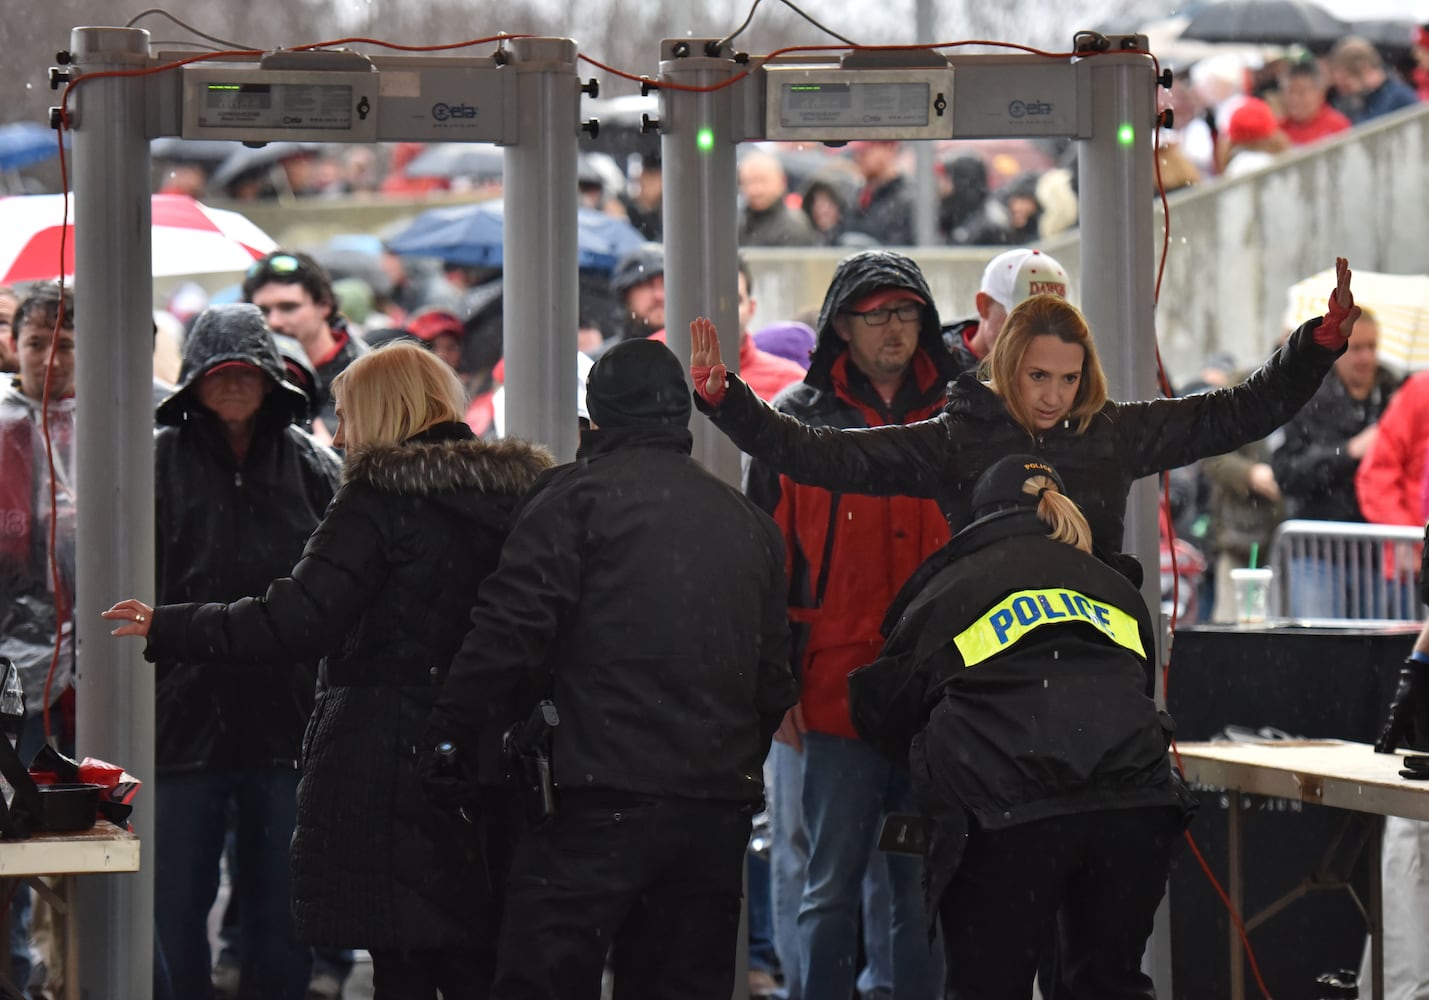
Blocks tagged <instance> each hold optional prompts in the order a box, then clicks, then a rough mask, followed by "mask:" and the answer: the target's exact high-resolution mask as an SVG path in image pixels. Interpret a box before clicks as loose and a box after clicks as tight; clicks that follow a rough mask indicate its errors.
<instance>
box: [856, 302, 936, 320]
mask: <svg viewBox="0 0 1429 1000" xmlns="http://www.w3.org/2000/svg"><path fill="white" fill-rule="evenodd" d="M922 313H923V307H922V306H920V305H919V304H918V303H916V302H905V303H903V304H902V305H901V306H892V307H890V308H888V309H870V310H868V312H856V313H854V314H853V315H855V316H861V317H863V321H864V322H865V323H867V324H868V325H869V326H884V325H886V324H887V323H888V321H889V319H891V318H892V317H893V316H894V315H897V317H898V318H899V319H900V320H902V321H903V322H904V323H912V322H913V321H914V320H916V319H917V318H918V317H919V316H921V315H922Z"/></svg>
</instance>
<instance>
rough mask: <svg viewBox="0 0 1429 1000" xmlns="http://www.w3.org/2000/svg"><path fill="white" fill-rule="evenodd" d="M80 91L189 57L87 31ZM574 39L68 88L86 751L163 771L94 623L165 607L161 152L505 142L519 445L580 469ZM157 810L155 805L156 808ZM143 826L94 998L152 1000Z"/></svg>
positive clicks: (508, 294)
mask: <svg viewBox="0 0 1429 1000" xmlns="http://www.w3.org/2000/svg"><path fill="white" fill-rule="evenodd" d="M67 56H68V59H69V64H68V66H67V67H65V68H60V69H57V70H53V71H52V81H54V82H55V83H60V82H67V81H68V80H70V79H72V78H74V77H76V76H83V75H86V74H91V73H107V72H114V71H118V72H121V73H123V72H127V71H135V70H139V71H142V70H147V69H153V68H155V67H158V66H164V65H167V64H169V63H171V62H174V61H177V60H179V59H183V58H192V56H193V53H192V52H190V51H185V52H170V53H163V52H159V53H153V52H151V51H150V45H149V33H148V32H147V31H144V30H142V29H139V28H111V27H79V28H75V29H74V30H73V31H72V33H71V35H70V48H69V52H68V54H67ZM583 90H584V91H585V92H587V93H592V94H593V93H594V90H595V88H594V86H593V85H592V84H586V85H584V86H582V84H581V83H580V81H579V80H578V79H577V77H576V43H575V42H573V41H571V40H569V39H564V38H513V39H509V40H507V43H506V44H504V45H502V46H501V47H500V48H499V49H498V51H497V53H496V54H495V55H493V56H490V57H484V58H471V57H455V56H444V55H419V56H363V55H358V54H356V53H351V52H339V51H317V52H295V51H281V50H280V51H277V52H271V53H267V54H265V55H263V56H262V57H253V58H224V59H218V60H214V61H209V62H203V63H197V64H194V65H190V66H185V67H183V68H181V69H173V70H168V71H165V72H158V73H153V74H149V75H132V76H106V77H101V78H96V79H94V80H90V81H86V82H84V83H82V84H81V85H79V86H76V87H75V88H74V89H73V91H72V92H71V94H72V96H71V100H70V106H69V122H70V126H71V128H72V130H73V132H74V141H73V154H72V156H73V162H74V171H73V176H74V189H75V191H76V192H77V194H78V197H77V198H76V199H75V220H74V223H75V233H76V234H77V240H76V245H75V274H76V281H75V284H76V286H77V289H78V294H77V295H76V296H75V298H76V303H75V308H76V316H75V327H76V330H75V333H76V336H77V338H78V341H79V350H78V352H77V354H78V361H77V362H76V365H77V372H76V376H77V391H78V399H79V407H78V414H77V420H78V430H77V434H76V437H77V449H78V453H77V465H78V472H77V475H78V478H79V481H80V482H82V483H84V484H86V485H85V487H84V494H83V497H82V498H81V501H80V504H79V511H78V515H77V517H78V524H77V530H78V542H79V553H78V566H77V567H76V570H77V575H78V578H79V579H78V594H77V607H76V615H75V621H76V629H77V634H78V640H79V657H78V670H79V675H78V678H77V683H78V685H79V687H80V690H81V691H82V694H81V696H80V698H79V699H78V741H77V742H78V746H79V749H80V750H82V751H83V752H84V753H85V754H88V755H92V756H96V757H102V758H105V759H108V760H111V761H114V762H115V763H118V764H122V765H124V766H125V767H127V768H128V769H129V770H130V771H131V772H133V773H134V774H136V775H138V776H140V777H141V778H143V779H146V780H153V775H154V681H153V673H152V671H151V670H150V669H148V668H146V667H143V666H141V660H140V656H139V650H138V648H137V647H136V646H135V645H134V644H133V643H132V642H119V641H116V640H114V639H113V638H111V637H110V636H109V634H108V630H109V626H108V624H107V623H105V622H104V621H103V620H102V619H101V618H100V617H99V612H100V611H101V610H102V609H104V608H106V607H108V606H109V605H110V604H112V603H113V602H114V601H116V600H118V599H120V598H123V597H128V596H135V595H137V596H140V597H150V598H152V596H153V586H154V582H153V581H154V563H153V558H154V474H153V468H154V466H153V454H154V449H153V421H154V416H153V403H152V395H151V388H150V386H151V376H150V368H151V366H150V353H151V349H150V332H151V329H152V322H153V287H152V286H153V275H152V273H151V263H150V253H151V236H150V201H149V196H150V186H149V140H150V139H153V138H157V137H159V136H182V137H184V138H188V139H238V140H242V141H244V142H249V143H253V144H262V143H265V142H269V141H273V140H280V139H281V140H300V141H308V140H312V141H321V142H385V141H447V142H491V143H496V144H498V145H500V146H503V147H505V186H504V192H505V194H504V197H505V206H506V211H505V215H506V219H507V220H508V224H507V225H506V227H505V232H504V246H503V254H504V261H505V265H504V280H505V295H504V305H503V320H504V327H505V352H506V366H507V384H508V385H509V386H510V388H511V391H510V392H508V393H507V396H506V413H507V421H508V426H509V427H510V428H511V432H512V433H513V434H516V435H520V436H522V437H527V438H530V439H532V440H536V441H541V442H544V443H545V444H547V445H548V446H549V447H551V449H552V450H553V451H554V452H555V453H556V455H557V456H558V457H559V458H562V459H569V458H571V457H572V456H573V455H574V454H575V450H576V443H577V436H578V432H577V423H576V407H575V394H574V392H573V391H572V390H573V386H574V385H575V381H576V357H575V355H576V349H575V333H576V327H577V319H578V314H577V305H576V303H577V287H578V286H577V279H578V272H577V267H576V208H577V188H576V141H577V139H578V136H579V131H580V128H581V125H580V95H581V92H582V91H583ZM149 794H150V795H151V796H152V794H153V793H152V792H150V793H149ZM148 802H149V803H150V804H149V805H148V806H146V807H144V808H141V809H138V810H136V812H135V814H134V815H135V827H136V830H137V831H138V833H139V836H140V838H141V841H142V852H143V853H142V860H141V867H140V872H139V873H138V874H136V875H115V876H112V877H111V878H108V879H88V880H84V882H83V884H81V886H80V902H79V906H80V907H81V908H82V909H83V911H84V913H85V914H86V920H85V921H84V922H83V923H82V924H81V929H80V936H81V942H82V944H83V947H82V948H81V953H80V988H81V990H82V991H83V993H84V994H85V995H87V996H93V997H103V996H116V997H118V996H122V997H135V998H138V997H147V996H149V995H151V992H152V965H151V954H152V939H153V932H152V927H153V870H154V820H153V816H154V809H153V805H152V803H153V798H152V797H151V798H149V800H148Z"/></svg>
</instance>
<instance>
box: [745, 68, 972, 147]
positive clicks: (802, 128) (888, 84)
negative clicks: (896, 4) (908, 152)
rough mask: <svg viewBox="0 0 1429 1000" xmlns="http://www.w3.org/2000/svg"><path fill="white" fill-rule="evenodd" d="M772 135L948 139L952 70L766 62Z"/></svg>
mask: <svg viewBox="0 0 1429 1000" xmlns="http://www.w3.org/2000/svg"><path fill="white" fill-rule="evenodd" d="M765 80H766V90H765V94H766V100H767V106H766V109H765V118H764V132H765V135H766V136H767V138H770V139H806V140H814V141H846V140H849V139H951V138H952V137H953V106H952V102H953V71H952V68H951V67H945V68H941V69H928V68H916V69H897V70H881V69H880V70H872V69H846V68H843V67H840V66H834V65H829V66H807V65H806V66H766V67H765Z"/></svg>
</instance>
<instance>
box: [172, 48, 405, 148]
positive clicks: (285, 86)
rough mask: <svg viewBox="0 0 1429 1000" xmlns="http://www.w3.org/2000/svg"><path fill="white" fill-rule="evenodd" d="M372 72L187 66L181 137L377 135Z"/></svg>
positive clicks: (370, 138)
mask: <svg viewBox="0 0 1429 1000" xmlns="http://www.w3.org/2000/svg"><path fill="white" fill-rule="evenodd" d="M377 94H378V74H376V73H349V72H335V71H331V70H317V71H311V72H304V71H300V70H261V69H248V68H243V67H226V66H215V67H207V66H205V67H191V68H188V69H186V70H185V72H184V95H183V108H184V120H183V126H182V132H181V134H182V136H183V137H184V138H185V139H239V140H249V139H258V138H261V139H263V140H267V139H269V138H274V137H281V138H283V139H291V140H295V141H316V142H324V141H333V142H339V141H340V142H375V141H376V140H377V113H376V112H377Z"/></svg>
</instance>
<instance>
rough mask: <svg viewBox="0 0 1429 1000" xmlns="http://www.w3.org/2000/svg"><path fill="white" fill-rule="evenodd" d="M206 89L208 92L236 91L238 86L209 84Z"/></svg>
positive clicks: (233, 84)
mask: <svg viewBox="0 0 1429 1000" xmlns="http://www.w3.org/2000/svg"><path fill="white" fill-rule="evenodd" d="M208 89H209V90H237V89H238V84H236V83H210V84H209V85H208Z"/></svg>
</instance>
